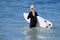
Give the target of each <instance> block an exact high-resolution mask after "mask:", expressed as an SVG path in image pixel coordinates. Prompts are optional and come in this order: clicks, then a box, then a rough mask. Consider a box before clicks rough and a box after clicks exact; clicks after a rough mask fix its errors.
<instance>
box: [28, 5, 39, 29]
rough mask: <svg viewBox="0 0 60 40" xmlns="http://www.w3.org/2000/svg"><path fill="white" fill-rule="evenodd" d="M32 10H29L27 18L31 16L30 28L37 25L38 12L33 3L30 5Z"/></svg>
mask: <svg viewBox="0 0 60 40" xmlns="http://www.w3.org/2000/svg"><path fill="white" fill-rule="evenodd" d="M30 9H31V11H30V12H29V15H28V17H27V19H29V18H30V28H33V27H36V25H37V16H38V14H37V12H36V11H35V10H34V6H33V5H31V7H30Z"/></svg>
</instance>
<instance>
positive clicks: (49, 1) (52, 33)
mask: <svg viewBox="0 0 60 40" xmlns="http://www.w3.org/2000/svg"><path fill="white" fill-rule="evenodd" d="M32 4H33V5H34V6H35V11H37V13H38V15H39V16H41V17H43V18H45V19H47V20H49V21H51V22H52V23H53V25H54V26H53V27H52V28H50V29H46V28H40V27H37V28H36V29H29V24H28V23H27V22H26V20H25V19H24V17H23V13H24V12H26V13H28V12H29V11H30V5H32ZM0 40H60V0H0Z"/></svg>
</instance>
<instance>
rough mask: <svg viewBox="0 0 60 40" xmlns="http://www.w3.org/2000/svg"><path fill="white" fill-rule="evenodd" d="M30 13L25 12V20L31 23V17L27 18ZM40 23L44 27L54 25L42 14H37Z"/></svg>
mask: <svg viewBox="0 0 60 40" xmlns="http://www.w3.org/2000/svg"><path fill="white" fill-rule="evenodd" d="M28 14H29V13H23V15H24V18H25V20H26V21H27V22H28V23H30V19H27V16H28ZM37 20H38V24H39V26H40V27H43V28H50V27H53V25H52V22H50V21H48V20H47V19H44V18H42V17H40V16H37Z"/></svg>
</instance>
